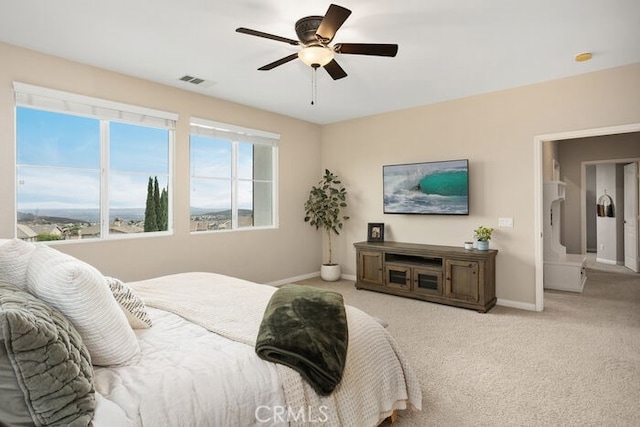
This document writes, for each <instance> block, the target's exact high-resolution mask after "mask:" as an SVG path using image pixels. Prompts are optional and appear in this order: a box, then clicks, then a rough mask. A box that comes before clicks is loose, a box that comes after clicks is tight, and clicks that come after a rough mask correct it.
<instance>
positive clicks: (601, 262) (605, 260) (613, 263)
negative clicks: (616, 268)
mask: <svg viewBox="0 0 640 427" xmlns="http://www.w3.org/2000/svg"><path fill="white" fill-rule="evenodd" d="M596 262H599V263H600V264H608V265H618V262H617V261H613V260H610V259H604V258H596Z"/></svg>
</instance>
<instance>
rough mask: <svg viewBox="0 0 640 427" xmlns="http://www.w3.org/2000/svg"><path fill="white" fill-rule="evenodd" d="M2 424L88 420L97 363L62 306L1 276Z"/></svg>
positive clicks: (79, 422)
mask: <svg viewBox="0 0 640 427" xmlns="http://www.w3.org/2000/svg"><path fill="white" fill-rule="evenodd" d="M0 380H1V381H0V390H2V399H0V420H1V421H0V424H2V425H4V424H3V423H4V422H6V423H8V424H9V425H26V424H25V423H27V424H31V425H33V424H35V425H36V426H45V425H46V426H49V425H56V426H62V425H65V426H87V425H89V423H90V422H91V419H92V417H93V412H94V410H95V404H96V401H95V390H94V387H93V366H92V365H91V356H90V355H89V351H88V350H87V348H86V347H85V346H84V344H83V343H82V339H81V338H80V334H78V332H77V331H76V329H75V328H74V327H73V324H71V322H69V321H68V320H67V319H66V318H65V317H64V316H63V315H62V313H60V312H59V311H58V310H56V309H55V308H53V307H51V306H49V305H48V304H46V303H45V302H44V301H41V300H39V299H38V298H36V297H34V296H33V295H31V294H29V293H28V292H25V291H23V290H21V289H20V288H18V287H17V286H15V285H13V284H10V283H3V282H0Z"/></svg>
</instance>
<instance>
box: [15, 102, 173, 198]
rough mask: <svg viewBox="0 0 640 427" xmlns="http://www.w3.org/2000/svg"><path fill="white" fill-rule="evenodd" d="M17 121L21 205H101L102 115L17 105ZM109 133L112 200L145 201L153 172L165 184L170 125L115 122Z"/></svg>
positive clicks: (18, 178)
mask: <svg viewBox="0 0 640 427" xmlns="http://www.w3.org/2000/svg"><path fill="white" fill-rule="evenodd" d="M16 122H17V132H16V138H17V163H18V176H17V180H18V210H32V209H46V208H58V209H59V208H83V209H86V208H98V207H99V203H100V121H99V120H97V119H93V118H87V117H80V116H73V115H68V114H59V113H53V112H47V111H40V110H34V109H29V108H20V107H19V108H18V111H17V119H16ZM109 133H110V151H109V157H110V165H111V176H110V185H109V189H110V194H109V198H110V206H111V207H114V208H129V207H136V208H139V207H144V204H145V201H146V191H147V182H148V179H149V176H153V177H155V176H158V180H159V183H160V186H162V187H166V185H167V178H166V176H167V173H168V170H169V165H168V150H169V144H168V137H167V135H168V131H166V130H163V129H156V128H150V127H142V126H134V125H129V124H124V123H118V122H111V123H110V126H109ZM29 166H48V167H47V168H44V169H43V168H34V167H29Z"/></svg>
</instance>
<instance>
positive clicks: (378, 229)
mask: <svg viewBox="0 0 640 427" xmlns="http://www.w3.org/2000/svg"><path fill="white" fill-rule="evenodd" d="M367 242H384V223H383V222H370V223H369V227H368V229H367Z"/></svg>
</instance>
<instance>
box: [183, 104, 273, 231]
mask: <svg viewBox="0 0 640 427" xmlns="http://www.w3.org/2000/svg"><path fill="white" fill-rule="evenodd" d="M191 135H198V136H206V137H212V138H218V139H223V140H228V141H231V229H223V230H207V231H190V233H191V234H195V235H200V234H206V233H226V232H236V231H249V230H264V229H274V228H278V227H279V217H278V145H279V142H280V134H277V133H273V132H268V131H263V130H259V129H251V128H247V127H243V126H237V125H232V124H228V123H222V122H217V121H214V120H209V119H202V118H198V117H191V118H190V121H189V139H191ZM243 142H244V143H251V144H254V145H268V146H270V147H271V148H272V149H271V167H272V179H271V183H272V185H271V218H272V224H270V225H259V226H255V225H254V226H251V227H238V182H240V181H247V180H245V179H240V178H238V171H237V167H238V144H239V143H243ZM189 161H191V159H189ZM191 178H192V176H191V175H190V176H189V185H190V187H191ZM251 181H252V182H257V181H260V180H256V179H255V178H253V179H252V180H251ZM189 205H191V198H190V199H189ZM254 217H255V206H254ZM189 221H191V215H189ZM189 228H191V227H189Z"/></svg>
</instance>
